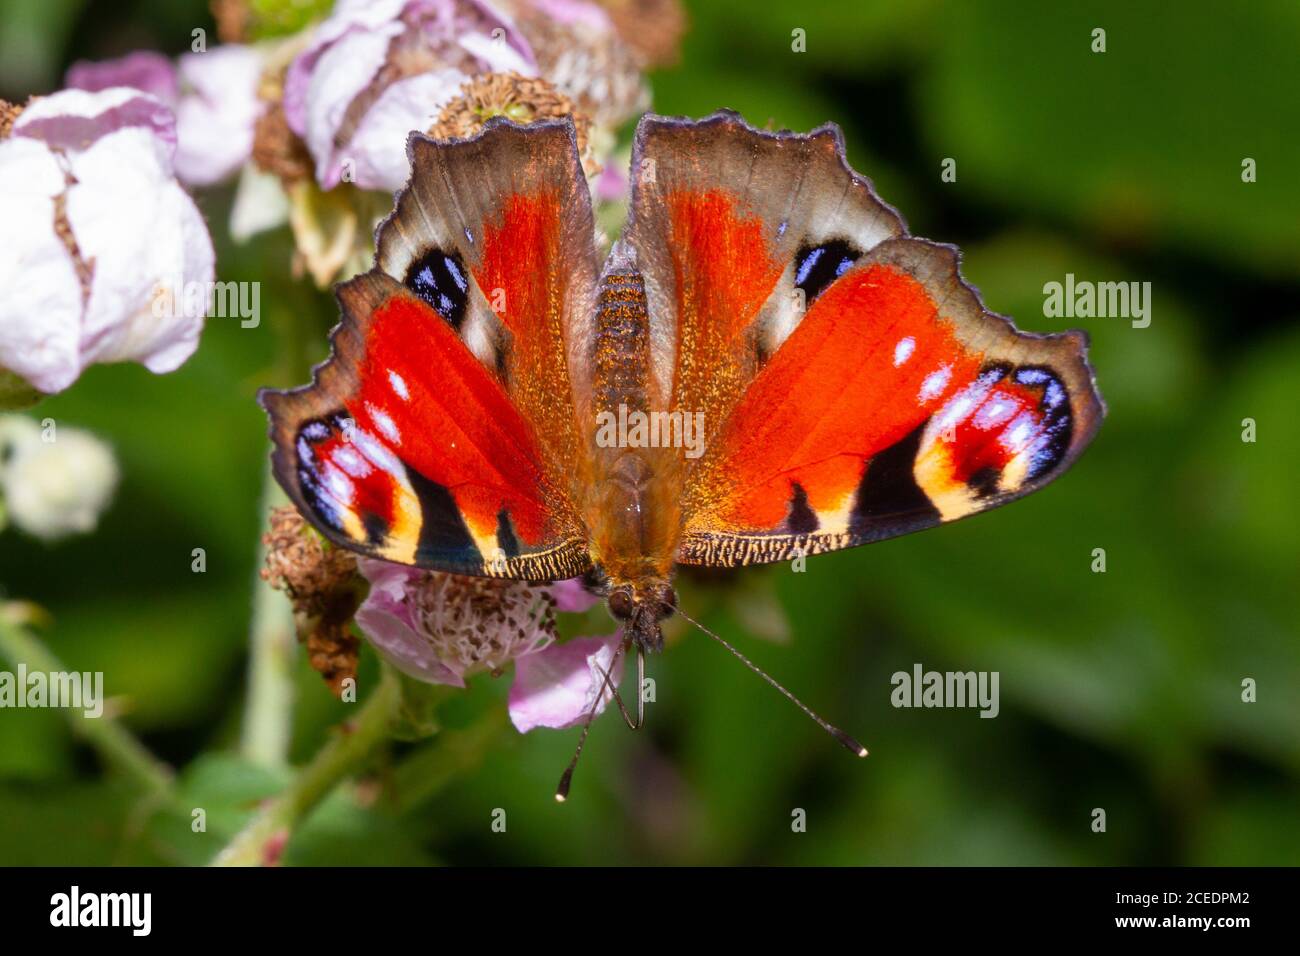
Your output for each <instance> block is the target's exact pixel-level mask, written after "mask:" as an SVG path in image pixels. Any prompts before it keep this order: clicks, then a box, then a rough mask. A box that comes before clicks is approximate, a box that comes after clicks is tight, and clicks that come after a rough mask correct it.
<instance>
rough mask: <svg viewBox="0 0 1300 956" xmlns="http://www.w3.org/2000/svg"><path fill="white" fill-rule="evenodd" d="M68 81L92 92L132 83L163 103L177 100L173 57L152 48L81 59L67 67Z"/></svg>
mask: <svg viewBox="0 0 1300 956" xmlns="http://www.w3.org/2000/svg"><path fill="white" fill-rule="evenodd" d="M65 82H66V85H67V86H70V87H73V88H75V89H78V90H88V91H90V92H96V91H98V90H106V89H109V88H110V87H114V86H129V87H132V88H134V89H137V90H143V91H144V92H146V93H148V94H149V95H151V96H156V97H158V99H160V100H162V101H163V102H164V103H174V102H176V68H175V67H173V66H172V61H171V60H169V59H168V58H167V57H165V56H163V54H161V53H157V52H155V51H153V50H136V51H135V52H134V53H128V54H127V55H126V56H123V57H119V58H118V59H116V60H98V61H92V60H78V61H77V62H76V63H74V64H72V66H70V67H68V73H67V76H66V78H65Z"/></svg>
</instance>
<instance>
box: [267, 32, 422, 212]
mask: <svg viewBox="0 0 1300 956" xmlns="http://www.w3.org/2000/svg"><path fill="white" fill-rule="evenodd" d="M402 29H403V28H402V25H401V24H400V23H394V24H391V25H389V26H387V27H385V28H383V29H379V30H375V31H371V32H365V33H361V32H358V33H353V34H350V35H348V36H346V37H344V38H343V39H342V40H340V41H339V42H338V43H336V44H335V45H333V46H332V47H330V48H329V49H328V50H326V51H325V52H324V53H323V54H322V55H321V57H320V60H319V62H318V63H317V66H316V69H315V70H313V71H312V73H311V75H310V81H309V84H308V85H307V87H306V94H305V97H304V101H303V102H304V106H305V111H304V113H303V115H302V129H301V131H300V130H298V129H297V127H296V126H295V121H294V119H293V118H292V117H291V114H290V113H289V110H288V103H289V100H288V93H287V91H286V94H285V96H286V100H285V103H286V109H285V118H286V119H287V120H288V121H289V126H290V127H291V128H293V130H294V132H296V133H298V135H300V136H301V137H302V138H303V140H304V142H306V144H307V148H308V149H309V150H310V151H311V154H312V156H313V157H315V159H316V178H317V180H318V181H319V182H320V184H321V185H322V186H323V187H324V188H326V189H331V188H333V187H334V186H336V185H337V184H338V182H339V179H340V173H339V167H340V164H341V159H340V156H339V151H340V150H341V149H343V148H346V147H340V146H339V144H338V142H337V138H338V134H339V130H340V129H341V128H342V126H343V123H344V121H345V119H347V116H348V107H350V106H351V105H352V101H353V100H354V99H356V97H357V96H358V95H359V94H360V93H361V92H362V91H363V90H365V89H366V88H367V87H368V86H369V85H370V83H371V81H372V80H374V78H375V76H376V74H377V73H378V72H379V70H380V68H381V67H382V66H383V65H384V60H385V58H386V57H387V56H388V45H389V40H391V39H392V38H393V37H394V36H396V35H397V34H399V33H401V32H402ZM405 148H406V138H405V136H403V138H402V143H401V148H400V149H399V150H398V152H404V151H405Z"/></svg>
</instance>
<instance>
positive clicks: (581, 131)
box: [428, 73, 600, 176]
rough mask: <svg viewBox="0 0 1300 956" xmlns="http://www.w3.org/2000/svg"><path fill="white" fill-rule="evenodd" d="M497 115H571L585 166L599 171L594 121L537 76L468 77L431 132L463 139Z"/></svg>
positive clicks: (526, 118) (524, 119)
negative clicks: (593, 138) (593, 148)
mask: <svg viewBox="0 0 1300 956" xmlns="http://www.w3.org/2000/svg"><path fill="white" fill-rule="evenodd" d="M494 116H504V117H506V118H507V119H511V120H514V121H515V122H516V123H532V122H535V121H536V120H543V119H559V118H560V117H563V116H570V117H572V118H573V125H574V127H575V129H576V130H577V133H578V154H579V155H580V156H582V158H583V159H582V163H583V169H584V170H585V171H586V172H587V175H589V176H593V175H595V174H596V173H597V172H599V171H600V167H599V165H598V164H597V163H596V161H595V159H594V158H593V157H592V155H591V143H590V134H591V120H589V119H588V118H587V117H586V116H585V115H583V114H582V113H579V112H578V111H577V110H576V109H574V105H573V101H572V100H570V99H569V98H568V97H567V96H565V95H564V94H563V93H561V92H560V91H559V90H558V89H556V88H555V86H554V84H552V83H549V82H547V81H546V80H543V79H539V78H537V77H528V76H520V75H519V74H518V73H483V74H480V75H479V76H475V77H473V78H471V79H469V80H467V81H466V82H465V83H464V85H462V86H461V88H460V92H459V93H458V94H457V95H456V97H455V99H453V100H452V101H451V102H450V103H448V104H447V105H446V106H444V107H443V108H442V112H441V113H440V114H439V116H438V119H437V121H436V122H435V123H434V124H433V125H432V126H430V127H429V130H428V132H429V135H430V136H433V137H435V138H437V139H453V138H455V139H464V138H466V137H469V136H473V135H474V134H475V133H477V132H478V131H479V130H481V129H482V128H483V124H484V123H486V122H487V121H488V120H489V119H491V118H492V117H494Z"/></svg>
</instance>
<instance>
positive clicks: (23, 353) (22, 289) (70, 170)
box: [0, 87, 213, 393]
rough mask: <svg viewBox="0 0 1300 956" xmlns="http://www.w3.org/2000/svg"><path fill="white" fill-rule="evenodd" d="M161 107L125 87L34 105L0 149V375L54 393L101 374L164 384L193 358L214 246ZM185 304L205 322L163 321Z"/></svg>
mask: <svg viewBox="0 0 1300 956" xmlns="http://www.w3.org/2000/svg"><path fill="white" fill-rule="evenodd" d="M175 148H176V137H175V126H174V123H173V120H172V114H171V111H170V110H169V109H168V108H167V107H166V105H165V104H163V103H162V102H160V101H159V100H157V99H155V98H154V97H152V96H149V95H147V94H144V93H141V92H139V91H137V90H133V89H126V88H122V87H118V88H113V89H108V90H104V91H101V92H96V93H91V92H86V91H82V90H64V91H63V92H60V93H55V94H53V95H51V96H47V97H43V98H41V99H38V100H36V101H35V102H33V103H32V104H31V105H30V106H28V107H27V108H26V109H25V110H24V111H23V112H22V114H21V115H20V116H19V117H18V119H17V120H16V122H15V123H14V126H13V130H12V133H11V135H10V136H9V138H7V139H5V140H3V141H0V210H3V213H2V214H0V367H3V368H5V369H8V370H10V371H12V372H14V373H16V374H18V375H20V376H21V377H22V378H24V379H26V380H27V381H28V382H30V383H31V384H32V385H33V386H34V387H35V388H37V389H38V390H40V391H42V392H47V393H49V392H58V391H61V390H63V389H65V388H67V387H68V386H69V385H71V384H72V383H73V382H74V381H76V379H77V377H78V376H79V375H80V374H81V372H82V370H83V369H84V368H85V367H86V366H88V365H90V364H92V363H96V362H115V361H125V360H130V361H138V362H141V363H143V364H144V365H145V367H147V368H148V369H149V370H150V371H153V372H170V371H172V370H174V369H176V368H177V367H179V366H180V365H181V363H183V362H184V361H185V360H186V359H187V358H189V356H190V355H191V354H193V352H194V350H195V348H196V347H197V346H198V339H199V333H200V331H201V330H202V327H203V315H204V313H206V303H207V294H208V291H209V290H210V289H211V282H212V278H213V251H212V240H211V239H210V238H209V236H208V231H207V226H206V224H205V223H204V221H203V217H202V216H201V215H200V214H199V211H198V209H197V208H196V207H195V205H194V202H193V200H191V199H190V197H189V196H188V195H187V194H186V192H185V190H184V189H182V188H181V186H180V185H179V184H178V183H177V182H176V180H175V177H174V173H173V165H172V163H173V157H174V154H175ZM192 288H198V289H199V290H200V293H201V295H199V296H195V295H194V294H193V293H191V294H190V296H189V297H188V299H189V301H191V302H198V301H199V300H200V299H201V303H202V308H168V309H160V308H158V307H157V303H158V302H159V300H160V298H161V300H162V301H164V302H176V303H181V302H185V301H186V300H187V296H186V292H187V290H189V289H192Z"/></svg>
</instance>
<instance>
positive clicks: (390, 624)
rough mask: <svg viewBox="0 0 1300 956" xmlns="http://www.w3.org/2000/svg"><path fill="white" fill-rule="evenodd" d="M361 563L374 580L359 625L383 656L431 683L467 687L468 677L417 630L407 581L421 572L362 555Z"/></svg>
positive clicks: (365, 572)
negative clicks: (409, 599)
mask: <svg viewBox="0 0 1300 956" xmlns="http://www.w3.org/2000/svg"><path fill="white" fill-rule="evenodd" d="M357 567H358V568H360V569H361V573H362V574H363V575H364V576H365V577H366V579H367V580H368V581H370V593H369V594H368V595H367V596H366V599H365V601H363V602H362V603H361V607H360V608H358V610H357V615H356V621H357V627H359V628H361V630H362V632H363V633H364V634H365V635H366V637H367V638H368V639H369V640H370V643H371V644H372V645H374V648H375V650H376V651H377V652H378V653H379V656H380V657H382V658H383V659H384V660H386V661H388V663H390V664H392V665H393V666H394V667H396V668H397V669H398V670H399V671H401V672H402V673H403V674H406V675H407V676H409V677H414V678H415V679H416V680H422V681H425V682H426V683H430V684H451V685H452V686H455V687H464V686H465V681H464V680H462V679H461V677H460V676H459V675H458V674H456V673H455V672H454V671H452V670H451V668H449V667H447V665H446V664H444V663H442V661H440V660H439V659H438V657H437V655H436V654H435V653H434V650H433V646H432V645H431V644H430V643H429V642H428V641H427V640H425V639H424V638H423V637H421V636H420V635H419V634H418V633H417V632H416V630H415V627H414V624H413V622H412V620H411V611H410V608H409V606H408V605H407V603H406V601H405V597H406V585H407V583H408V582H409V581H410V580H412V579H413V578H415V577H418V576H419V575H420V574H422V573H423V572H421V571H420V570H419V569H417V568H409V567H407V566H405V565H402V564H393V563H392V562H391V561H378V560H375V559H373V558H358V559H357Z"/></svg>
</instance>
